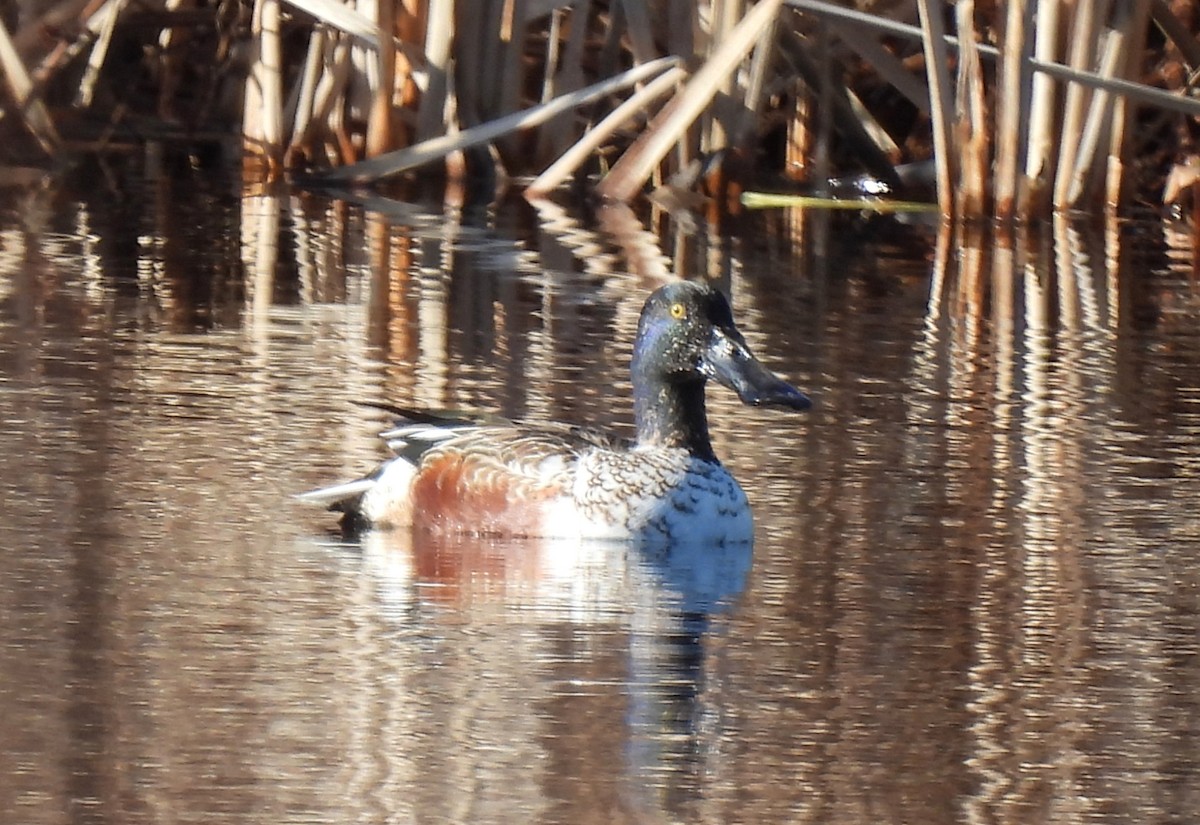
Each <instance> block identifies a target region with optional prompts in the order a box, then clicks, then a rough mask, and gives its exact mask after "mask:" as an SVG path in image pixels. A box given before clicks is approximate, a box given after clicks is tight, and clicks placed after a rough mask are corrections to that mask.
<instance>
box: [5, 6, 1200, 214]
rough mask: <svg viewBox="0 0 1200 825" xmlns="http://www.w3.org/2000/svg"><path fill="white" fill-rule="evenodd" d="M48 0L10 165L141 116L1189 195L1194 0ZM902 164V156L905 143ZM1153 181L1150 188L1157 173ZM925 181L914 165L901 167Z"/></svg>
mask: <svg viewBox="0 0 1200 825" xmlns="http://www.w3.org/2000/svg"><path fill="white" fill-rule="evenodd" d="M858 6H859V7H860V8H853V7H850V5H849V4H843V5H838V4H833V3H829V2H822V1H821V0H758V2H753V3H750V2H745V0H709V2H702V3H696V2H695V1H694V0H657V1H656V2H645V0H641V1H640V2H639V0H569V1H568V2H561V0H457V2H456V0H391V1H390V2H387V1H386V0H385V1H384V2H378V1H377V0H357V2H347V3H343V2H339V0H253V3H250V2H239V1H238V0H219V1H218V2H209V1H208V0H150V1H149V2H140V1H139V0H60V2H57V3H52V4H49V5H46V6H45V7H43V8H40V9H33V8H22V9H20V11H19V12H18V11H17V10H16V7H15V6H14V5H10V6H8V7H5V9H4V11H5V13H4V14H3V16H2V17H3V19H2V22H3V24H4V25H3V26H2V27H0V65H2V66H3V74H4V80H5V97H4V100H3V117H2V118H0V131H3V134H4V138H5V143H4V147H5V148H4V152H5V154H6V155H7V158H6V162H7V163H9V164H10V165H18V164H25V165H28V164H33V163H45V162H46V161H47V160H48V159H49V160H54V159H59V158H62V157H69V156H70V155H71V154H72V153H79V152H98V151H106V150H107V151H112V150H118V149H121V148H123V147H127V146H130V145H136V144H138V143H141V142H145V141H153V140H174V141H186V142H190V143H200V142H210V143H216V144H220V145H226V146H232V147H235V151H240V152H241V153H242V155H243V156H244V159H245V168H246V170H247V174H248V175H249V176H251V177H252V178H255V179H272V178H276V177H279V176H282V175H286V174H293V173H298V174H303V175H305V176H307V178H308V179H310V180H311V179H323V180H327V181H331V182H337V183H345V182H353V183H377V182H379V181H383V180H386V179H388V178H390V177H393V176H396V175H401V174H413V173H418V174H426V173H436V174H442V175H446V176H448V177H452V178H464V179H468V178H469V179H480V178H482V179H488V178H498V179H502V180H506V181H510V182H515V183H516V184H518V185H521V186H522V187H524V188H525V191H526V192H527V194H528V195H529V196H530V197H539V196H544V195H546V194H548V193H550V192H552V191H554V190H556V189H558V188H559V187H562V186H564V185H567V184H569V183H571V182H576V183H579V184H581V185H582V186H584V187H585V188H586V190H587V191H590V192H593V193H594V194H596V195H597V196H599V197H602V198H605V199H610V200H616V201H628V200H630V199H633V198H635V197H637V196H639V195H640V194H642V193H644V192H646V191H647V188H648V187H666V188H667V189H668V190H672V191H674V194H675V196H676V197H678V198H682V199H683V201H684V202H691V201H689V200H688V199H689V198H691V199H704V198H715V199H716V202H717V203H718V204H726V203H729V202H730V201H731V199H732V198H733V197H734V196H736V195H738V194H740V191H741V189H742V188H743V187H744V186H745V185H746V184H747V182H752V183H753V184H754V185H755V186H756V187H758V188H772V189H779V188H786V186H785V184H786V185H787V186H790V185H801V184H802V185H804V186H805V188H806V190H807V191H810V192H816V193H821V192H823V191H825V190H827V189H828V188H829V185H830V181H831V179H841V180H845V179H846V178H847V176H853V175H856V174H859V173H866V174H868V175H869V176H870V180H871V181H872V182H873V183H872V186H873V188H872V189H871V193H872V196H877V195H880V194H883V195H891V194H901V193H903V194H905V195H906V196H909V197H912V196H913V195H912V193H913V191H914V188H913V186H912V185H911V181H912V180H913V179H914V178H920V177H921V175H920V174H916V175H914V174H912V172H911V169H912V168H913V167H911V166H910V167H906V166H904V164H913V163H918V164H922V163H923V164H928V165H929V174H928V183H929V193H930V194H931V195H934V196H936V199H937V201H938V203H939V205H940V208H941V211H942V212H943V213H944V214H947V215H956V216H958V217H961V218H968V219H969V218H977V217H981V216H996V217H1000V218H1013V217H1016V218H1030V217H1033V216H1036V215H1040V214H1044V213H1047V212H1049V211H1050V210H1052V209H1053V210H1069V209H1073V210H1084V211H1098V210H1099V209H1101V208H1108V209H1113V210H1115V209H1117V208H1119V207H1120V206H1121V205H1122V204H1126V203H1128V202H1129V200H1130V199H1131V198H1134V199H1138V200H1140V201H1143V202H1149V203H1160V202H1161V200H1162V199H1163V196H1164V192H1165V193H1166V194H1167V195H1169V196H1170V197H1171V198H1175V199H1178V200H1186V199H1187V198H1189V197H1190V192H1191V190H1192V189H1194V188H1195V186H1196V185H1197V184H1196V183H1195V180H1196V176H1195V175H1194V174H1187V172H1188V170H1191V169H1194V168H1195V167H1196V166H1197V164H1198V163H1200V161H1197V150H1196V136H1197V123H1198V118H1200V97H1197V96H1196V95H1195V85H1196V81H1197V77H1198V76H1200V43H1198V42H1197V39H1196V32H1197V31H1198V30H1200V14H1198V13H1197V11H1196V9H1195V7H1194V4H1193V3H1191V2H1187V0H1173V2H1168V0H1153V1H1152V2H1148V3H1117V2H1096V3H1090V2H1067V0H1026V1H1025V2H1012V3H1008V4H998V3H993V2H987V0H959V2H956V3H946V2H944V0H911V2H890V3H883V2H877V3H866V2H862V3H859V4H858ZM917 168H920V167H917ZM1164 187H1166V188H1165V189H1164ZM918 191H919V189H918Z"/></svg>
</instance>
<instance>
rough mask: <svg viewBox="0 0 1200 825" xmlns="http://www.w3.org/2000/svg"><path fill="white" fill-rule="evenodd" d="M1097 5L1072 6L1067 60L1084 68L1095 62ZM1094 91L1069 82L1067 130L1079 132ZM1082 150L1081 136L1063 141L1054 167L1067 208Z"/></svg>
mask: <svg viewBox="0 0 1200 825" xmlns="http://www.w3.org/2000/svg"><path fill="white" fill-rule="evenodd" d="M1095 7H1096V4H1095V3H1077V4H1074V5H1073V6H1072V7H1071V8H1070V9H1069V10H1068V13H1069V14H1070V15H1071V21H1070V22H1069V23H1068V26H1067V28H1068V30H1069V31H1071V32H1072V37H1071V46H1070V49H1069V51H1068V54H1067V61H1068V63H1069V65H1070V66H1071V68H1073V69H1078V70H1083V69H1086V68H1087V67H1089V66H1090V65H1091V64H1092V58H1093V56H1094V55H1095V52H1096V15H1095V11H1096V8H1095ZM1092 94H1093V92H1092V90H1091V89H1089V88H1088V87H1087V86H1084V85H1083V84H1080V83H1068V84H1067V93H1066V102H1065V103H1064V104H1063V113H1062V121H1061V128H1062V130H1063V134H1066V135H1078V134H1079V131H1080V129H1081V128H1083V122H1084V117H1085V115H1086V111H1087V107H1088V103H1089V102H1090V100H1091V96H1092ZM1078 152H1079V141H1078V140H1062V141H1059V147H1058V164H1057V168H1056V169H1055V171H1054V201H1053V203H1054V208H1055V209H1067V208H1068V207H1070V205H1071V174H1072V171H1073V170H1074V168H1075V158H1076V157H1077V155H1078Z"/></svg>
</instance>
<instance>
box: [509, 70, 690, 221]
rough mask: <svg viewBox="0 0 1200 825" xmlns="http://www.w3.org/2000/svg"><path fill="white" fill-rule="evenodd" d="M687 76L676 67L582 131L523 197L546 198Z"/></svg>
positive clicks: (526, 190)
mask: <svg viewBox="0 0 1200 825" xmlns="http://www.w3.org/2000/svg"><path fill="white" fill-rule="evenodd" d="M686 77H687V72H686V71H684V70H683V69H682V68H680V67H678V66H676V67H674V68H672V69H669V70H668V71H666V72H664V73H663V74H661V75H659V76H658V77H656V78H654V80H652V81H650V82H649V83H647V84H646V85H645V86H643V87H642V88H641V89H639V90H638V91H637V92H635V93H634V94H632V95H630V97H629V99H628V100H626V101H625V102H624V103H622V104H621V105H620V106H618V107H617V108H615V109H613V110H612V112H610V113H609V114H608V116H607V117H605V118H604V119H603V120H601V121H600V122H599V123H597V124H596V125H595V126H593V127H592V128H590V129H588V130H587V131H586V132H584V134H583V137H581V138H580V139H579V140H578V141H577V142H576V143H575V145H573V146H572V147H571V148H570V149H568V150H567V151H566V152H564V153H563V154H562V155H560V156H559V158H558V160H556V161H554V163H552V164H551V165H550V166H549V167H547V168H546V170H545V171H544V172H542V173H541V174H540V175H538V176H537V177H536V178H534V179H533V181H532V182H531V183H530V184H529V186H527V187H526V188H525V197H527V198H538V197H542V196H544V195H546V194H547V193H549V192H550V191H551V190H552V189H554V188H556V187H557V186H558V185H559V184H560V183H562V182H563V181H564V180H566V179H567V177H569V176H570V175H571V173H573V172H574V171H575V170H576V169H578V168H579V167H580V165H582V164H583V163H584V162H585V161H586V160H587V159H588V158H589V157H591V155H592V153H593V152H595V151H596V150H597V149H599V148H600V147H601V146H602V145H603V144H604V141H606V140H608V138H610V137H612V135H613V133H614V132H616V131H617V129H619V128H621V127H622V126H624V125H625V124H626V123H628V122H629V121H630V120H632V119H633V118H635V117H636V116H637V115H638V114H639V113H640V112H642V111H643V110H645V109H646V107H648V106H649V105H650V104H651V103H653V102H654V101H655V100H657V99H658V98H660V97H662V96H663V95H665V94H666V93H667V92H669V91H671V89H673V88H675V87H676V86H678V85H679V84H680V83H681V82H683V80H684V78H686Z"/></svg>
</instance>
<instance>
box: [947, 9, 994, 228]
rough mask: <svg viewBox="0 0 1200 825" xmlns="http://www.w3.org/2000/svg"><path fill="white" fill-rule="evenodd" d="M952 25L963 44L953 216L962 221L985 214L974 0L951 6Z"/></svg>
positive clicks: (983, 122) (982, 101) (982, 103)
mask: <svg viewBox="0 0 1200 825" xmlns="http://www.w3.org/2000/svg"><path fill="white" fill-rule="evenodd" d="M954 15H955V25H956V28H957V30H958V37H959V42H960V43H962V44H963V47H962V49H961V52H960V55H959V61H958V89H957V95H956V107H955V108H956V110H957V112H958V121H957V122H956V123H955V125H954V138H955V143H956V145H957V146H958V158H959V165H958V174H959V197H958V199H957V201H956V203H955V207H954V208H955V216H956V217H957V218H958V219H959V220H960V221H961V220H963V219H964V218H967V217H977V216H979V215H982V214H983V213H984V204H985V202H986V198H987V168H988V160H989V158H988V149H989V140H988V123H987V99H986V97H985V92H984V86H983V70H982V66H981V65H980V62H979V50H978V49H977V48H976V45H975V44H976V42H977V32H976V28H975V0H959V2H957V3H955V5H954Z"/></svg>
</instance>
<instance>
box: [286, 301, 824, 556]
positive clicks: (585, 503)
mask: <svg viewBox="0 0 1200 825" xmlns="http://www.w3.org/2000/svg"><path fill="white" fill-rule="evenodd" d="M630 373H631V379H632V381H631V383H632V388H633V412H634V424H635V432H636V435H635V437H634V438H633V439H632V440H628V439H623V438H618V437H615V436H613V435H610V434H608V433H605V432H602V431H598V430H594V429H590V428H586V427H581V426H576V425H573V424H570V423H565V422H557V421H532V420H528V421H527V420H514V421H509V420H505V419H497V418H494V417H479V416H461V415H448V414H445V413H438V412H433V411H424V410H413V409H406V408H402V407H390V406H385V409H388V410H390V411H391V412H392V413H394V414H396V415H397V416H398V420H397V421H396V423H395V426H393V427H392V428H390V429H388V430H387V431H385V432H384V433H382V434H381V437H382V438H383V439H384V440H385V441H386V442H387V444H388V446H389V447H390V448H391V450H392V452H393V453H394V455H393V456H392V457H391V458H389V459H388V460H386V461H384V462H383V463H382V464H380V465H379V466H378V467H377V468H376V469H375V470H374V472H372V473H370V474H369V475H367V476H366V477H364V478H360V479H357V480H355V481H350V482H346V483H339V484H334V485H332V486H328V487H322V488H320V489H316V490H312V491H310V492H307V493H303V494H301V495H300V496H299V498H300V499H301V500H303V501H306V502H310V503H315V504H321V505H324V506H326V507H327V508H328V509H330V510H333V511H336V512H340V513H341V514H342V519H341V526H342V529H343V530H344V531H345V532H347V533H361V532H362V531H364V530H380V529H411V530H416V531H425V532H429V533H436V534H442V535H445V534H473V535H482V536H497V537H504V536H511V537H524V538H553V539H567V538H578V539H612V540H622V541H624V540H635V541H652V542H663V541H665V542H670V543H676V542H704V543H717V544H725V543H745V542H751V541H752V539H753V519H752V514H751V510H750V504H749V501H748V500H747V497H746V494H745V492H744V491H743V490H742V488H741V486H740V485H739V484H738V482H737V480H736V479H735V478H734V477H733V476H732V475H731V474H730V473H729V471H728V470H727V469H726V468H725V467H724V465H722V464H721V462H720V461H719V460H718V458H717V456H716V454H715V453H714V452H713V446H712V441H711V439H710V437H709V429H708V417H707V414H706V410H705V392H706V388H707V384H708V382H709V381H715V382H716V383H718V384H721V385H722V386H724V387H727V388H729V389H731V390H733V391H734V392H735V393H736V394H737V396H738V398H739V399H740V400H741V402H742V403H743V404H746V405H747V406H752V407H759V406H771V407H779V408H782V409H786V410H793V411H800V410H807V409H809V408H810V407H811V406H812V400H811V399H810V397H809V396H808V395H806V394H805V393H804V392H801V391H800V390H799V389H797V388H796V387H794V386H793V385H791V384H790V383H788V382H787V381H785V380H784V379H783V378H781V377H779V376H778V375H776V374H775V373H773V372H772V371H771V370H770V369H768V368H767V367H766V366H764V365H763V363H762V362H761V361H759V360H758V359H757V358H756V357H755V356H754V354H753V353H752V352H751V350H750V347H749V346H748V345H747V344H746V340H745V338H744V337H743V335H742V333H741V332H740V331H739V330H738V328H737V326H736V325H735V323H734V319H733V313H732V310H731V308H730V304H729V301H728V300H727V299H726V297H725V295H724V294H723V293H722V292H721V291H720V290H719V289H717V288H716V287H714V286H713V285H711V284H709V283H706V282H700V281H691V280H681V281H675V282H671V283H669V284H666V285H664V286H661V287H659V288H658V289H656V290H655V291H654V292H653V293H652V294H651V295H650V296H649V297H648V298H647V299H646V301H645V304H644V305H643V307H642V311H641V315H640V316H639V319H638V327H637V335H636V338H635V339H634V344H633V356H632V360H631V364H630Z"/></svg>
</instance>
